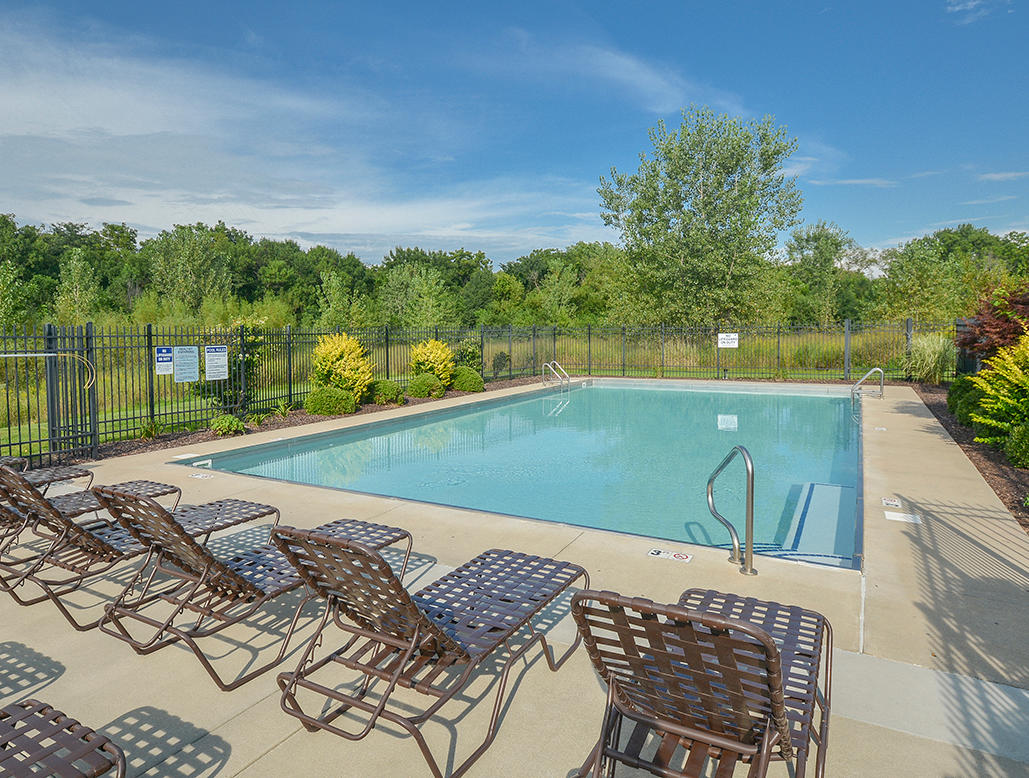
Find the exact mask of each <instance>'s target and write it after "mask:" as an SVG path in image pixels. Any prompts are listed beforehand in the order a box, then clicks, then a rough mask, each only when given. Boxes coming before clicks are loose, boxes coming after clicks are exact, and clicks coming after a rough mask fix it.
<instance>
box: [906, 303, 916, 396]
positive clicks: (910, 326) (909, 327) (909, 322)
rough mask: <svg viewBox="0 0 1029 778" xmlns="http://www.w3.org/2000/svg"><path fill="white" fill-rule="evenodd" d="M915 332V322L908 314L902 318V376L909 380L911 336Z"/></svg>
mask: <svg viewBox="0 0 1029 778" xmlns="http://www.w3.org/2000/svg"><path fill="white" fill-rule="evenodd" d="M914 333H915V322H914V320H913V319H912V318H911V317H910V316H908V317H907V318H906V319H905V320H904V377H905V378H906V379H907V380H908V381H910V380H911V338H912V336H913V335H914Z"/></svg>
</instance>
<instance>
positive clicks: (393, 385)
mask: <svg viewBox="0 0 1029 778" xmlns="http://www.w3.org/2000/svg"><path fill="white" fill-rule="evenodd" d="M372 400H373V402H374V403H375V404H376V405H403V404H404V390H403V389H402V388H401V386H400V384H398V383H397V382H396V381H390V380H388V379H385V378H381V379H379V380H378V381H375V382H373V383H372Z"/></svg>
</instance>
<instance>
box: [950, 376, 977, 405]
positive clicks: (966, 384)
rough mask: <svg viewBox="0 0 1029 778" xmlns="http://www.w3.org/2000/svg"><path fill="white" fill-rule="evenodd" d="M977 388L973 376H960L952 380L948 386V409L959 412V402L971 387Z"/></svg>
mask: <svg viewBox="0 0 1029 778" xmlns="http://www.w3.org/2000/svg"><path fill="white" fill-rule="evenodd" d="M974 388H975V384H973V383H972V376H968V375H963V376H958V377H957V378H955V379H954V380H953V381H951V382H950V386H948V387H947V410H949V411H950V412H951V413H953V414H957V412H958V404H959V403H960V402H961V401H962V400H963V399H964V398H965V396H966V395H967V394H968V392H969V391H970V390H971V389H974Z"/></svg>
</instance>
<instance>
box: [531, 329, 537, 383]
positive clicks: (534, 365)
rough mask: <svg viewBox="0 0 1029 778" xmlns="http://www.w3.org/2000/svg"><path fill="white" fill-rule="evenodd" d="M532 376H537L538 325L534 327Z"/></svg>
mask: <svg viewBox="0 0 1029 778" xmlns="http://www.w3.org/2000/svg"><path fill="white" fill-rule="evenodd" d="M532 374H533V375H536V325H535V324H533V325H532Z"/></svg>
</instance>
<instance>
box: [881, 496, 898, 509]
mask: <svg viewBox="0 0 1029 778" xmlns="http://www.w3.org/2000/svg"><path fill="white" fill-rule="evenodd" d="M883 507H884V508H899V507H900V500H898V499H897V498H896V497H883Z"/></svg>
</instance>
